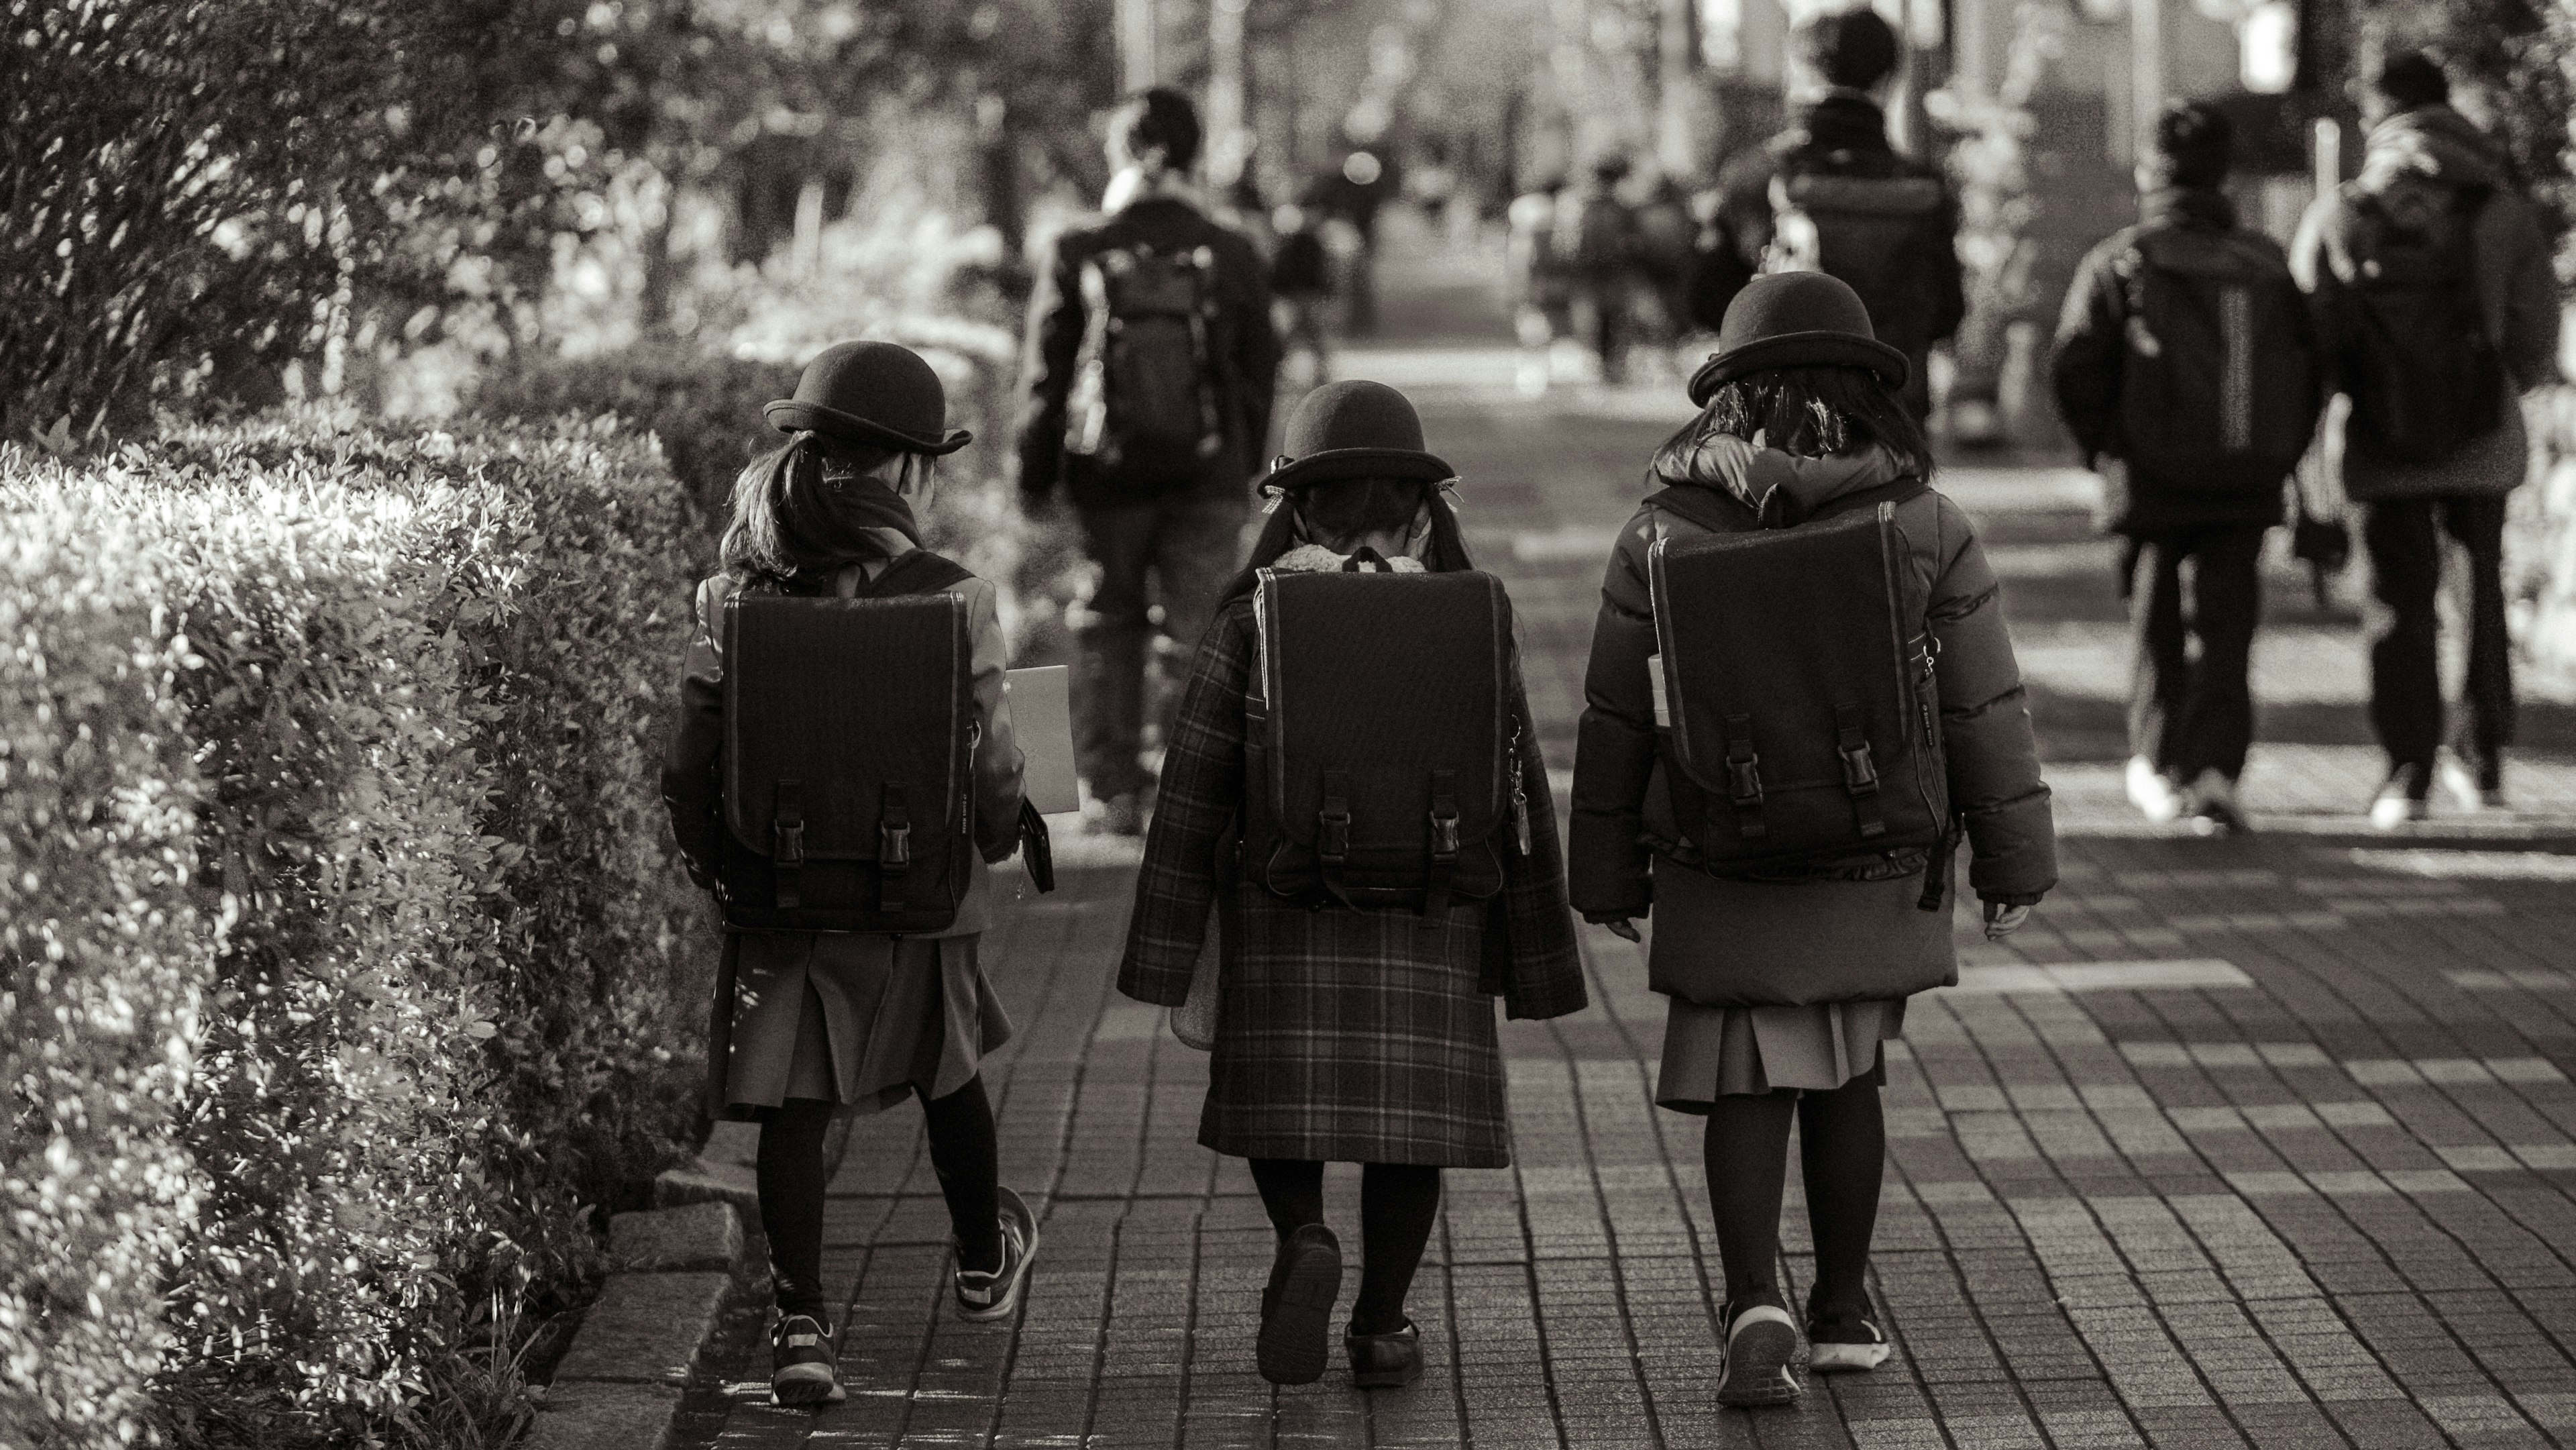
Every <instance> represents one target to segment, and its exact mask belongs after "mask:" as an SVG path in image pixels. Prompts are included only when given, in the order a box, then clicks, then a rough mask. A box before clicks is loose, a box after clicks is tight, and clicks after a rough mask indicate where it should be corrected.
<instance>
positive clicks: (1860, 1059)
mask: <svg viewBox="0 0 2576 1450" xmlns="http://www.w3.org/2000/svg"><path fill="white" fill-rule="evenodd" d="M1907 367H1908V364H1907V362H1906V360H1905V355H1904V354H1903V353H1901V352H1898V351H1897V350H1896V349H1894V348H1892V347H1889V346H1887V345H1886V344H1884V343H1881V342H1879V341H1877V340H1875V339H1874V338H1873V337H1872V336H1871V335H1870V325H1869V318H1868V315H1867V313H1866V311H1865V310H1864V309H1863V307H1862V306H1861V302H1860V299H1859V297H1858V296H1856V295H1855V294H1854V293H1853V291H1852V289H1851V288H1849V287H1848V286H1845V285H1844V284H1843V283H1841V282H1839V281H1836V280H1834V279H1833V278H1830V277H1819V276H1814V275H1807V274H1801V275H1793V276H1780V277H1763V278H1759V279H1757V280H1755V281H1754V282H1752V283H1751V284H1749V285H1747V286H1746V287H1745V289H1744V290H1743V292H1741V293H1740V294H1738V295H1737V297H1736V299H1735V303H1734V305H1733V306H1732V307H1731V308H1729V309H1728V311H1727V315H1726V324H1725V326H1724V327H1723V328H1722V329H1721V330H1720V331H1719V334H1718V350H1717V352H1716V353H1715V354H1714V355H1713V356H1712V357H1711V358H1710V359H1709V361H1708V362H1707V363H1706V364H1705V365H1703V366H1702V367H1701V369H1700V371H1699V372H1698V373H1697V374H1696V375H1695V376H1694V377H1693V378H1692V379H1691V384H1690V397H1691V401H1692V402H1693V403H1694V404H1697V405H1698V406H1699V407H1700V408H1701V413H1700V415H1699V417H1698V418H1697V419H1696V420H1694V421H1693V422H1692V423H1690V424H1689V425H1688V426H1687V427H1685V428H1683V429H1682V430H1681V431H1680V432H1679V433H1676V434H1675V435H1674V436H1673V437H1672V438H1671V439H1670V440H1669V441H1668V442H1666V443H1665V444H1664V446H1663V448H1662V449H1661V450H1660V451H1658V452H1657V454H1656V455H1655V458H1654V461H1653V463H1652V464H1651V465H1650V468H1649V478H1650V481H1651V482H1653V483H1656V484H1660V485H1662V488H1661V490H1660V491H1659V492H1657V493H1655V494H1653V495H1651V496H1649V498H1648V499H1647V501H1646V504H1645V506H1644V507H1643V508H1641V509H1640V510H1638V512H1637V514H1636V516H1635V517H1633V518H1631V519H1630V520H1629V521H1628V524H1627V526H1626V528H1625V529H1623V530H1622V531H1621V533H1620V536H1619V542H1618V544H1617V545H1616V546H1615V548H1614V551H1613V552H1612V555H1611V558H1610V564H1609V569H1608V571H1607V575H1606V577H1605V578H1604V580H1603V583H1602V587H1601V613H1600V617H1599V620H1598V622H1597V623H1596V624H1595V625H1594V628H1593V635H1592V660H1591V665H1590V669H1589V672H1588V674H1587V675H1586V677H1585V682H1584V695H1585V701H1586V705H1585V709H1584V712H1583V720H1582V725H1581V736H1580V744H1579V746H1578V753H1577V755H1576V757H1575V762H1574V808H1573V826H1572V841H1571V848H1570V853H1569V860H1568V870H1569V874H1570V879H1571V881H1572V900H1573V905H1574V908H1575V909H1576V910H1577V911H1580V912H1582V913H1583V915H1584V919H1585V920H1587V921H1591V922H1594V923H1597V924H1600V925H1603V926H1606V927H1608V928H1609V929H1610V930H1611V931H1613V932H1615V933H1616V934H1618V935H1620V936H1622V937H1625V938H1627V939H1628V940H1630V941H1636V940H1638V932H1637V929H1636V927H1635V925H1634V921H1635V919H1636V918H1638V917H1643V916H1646V915H1647V914H1648V913H1649V912H1650V911H1651V912H1652V914H1653V918H1654V925H1655V933H1654V942H1653V945H1652V946H1651V947H1650V948H1649V950H1648V953H1647V960H1646V969H1647V976H1648V982H1649V984H1650V985H1651V986H1652V987H1653V988H1654V990H1656V991H1657V992H1660V993H1663V994H1664V995H1665V996H1666V997H1667V998H1669V999H1670V1005H1669V1007H1668V1009H1667V1015H1666V1018H1665V1024H1664V1049H1663V1065H1662V1068H1661V1070H1660V1071H1659V1072H1658V1074H1657V1077H1656V1083H1655V1101H1656V1102H1657V1103H1659V1104H1661V1105H1662V1106H1664V1107H1668V1108H1672V1109H1675V1110H1677V1111H1680V1112H1685V1113H1696V1114H1702V1115H1705V1116H1706V1117H1707V1119H1708V1126H1707V1136H1706V1144H1707V1164H1706V1166H1707V1172H1708V1194H1709V1205H1710V1208H1711V1211H1712V1214H1713V1216H1714V1217H1715V1219H1716V1223H1717V1243H1718V1254H1719V1257H1720V1258H1721V1259H1722V1260H1723V1261H1724V1264H1725V1270H1726V1300H1725V1305H1724V1308H1723V1311H1722V1318H1721V1329H1720V1333H1721V1335H1722V1336H1723V1345H1724V1351H1723V1353H1724V1357H1723V1360H1722V1362H1721V1364H1720V1368H1719V1375H1718V1383H1717V1398H1718V1401H1719V1402H1720V1403H1721V1404H1730V1405H1750V1404H1774V1403H1779V1402H1782V1401H1785V1400H1788V1399H1792V1398H1794V1397H1795V1396H1796V1395H1797V1394H1798V1393H1799V1392H1800V1391H1799V1385H1798V1382H1797V1379H1796V1377H1795V1375H1794V1373H1793V1372H1792V1369H1791V1359H1792V1355H1793V1353H1794V1351H1795V1350H1796V1348H1797V1342H1798V1337H1799V1335H1798V1324H1797V1322H1796V1321H1795V1320H1793V1319H1792V1318H1791V1317H1790V1315H1789V1313H1788V1306H1787V1302H1786V1300H1785V1299H1784V1297H1783V1295H1782V1291H1781V1288H1780V1284H1779V1280H1778V1278H1777V1274H1778V1263H1779V1257H1780V1238H1779V1231H1780V1206H1781V1201H1782V1195H1783V1192H1784V1185H1785V1178H1786V1158H1787V1154H1788V1145H1789V1127H1790V1122H1791V1120H1792V1119H1793V1118H1794V1119H1795V1120H1796V1121H1797V1124H1798V1132H1799V1148H1800V1167H1801V1171H1802V1173H1803V1175H1804V1179H1805V1183H1806V1198H1807V1215H1808V1222H1809V1225H1810V1227H1811V1229H1812V1230H1813V1234H1814V1241H1815V1252H1816V1267H1815V1281H1814V1285H1813V1287H1812V1288H1811V1289H1810V1291H1809V1292H1808V1295H1807V1303H1806V1314H1805V1321H1806V1324H1805V1328H1806V1338H1807V1341H1808V1344H1809V1346H1810V1350H1811V1355H1810V1360H1809V1363H1810V1366H1811V1367H1812V1368H1813V1369H1815V1370H1817V1371H1819V1372H1822V1371H1827V1370H1860V1369H1871V1368H1875V1367H1876V1366H1877V1365H1878V1364H1879V1363H1881V1362H1882V1361H1884V1360H1885V1359H1886V1357H1887V1352H1888V1348H1887V1336H1886V1334H1885V1332H1884V1331H1883V1330H1882V1329H1881V1328H1880V1326H1879V1322H1878V1316H1877V1313H1876V1311H1875V1310H1873V1309H1872V1308H1871V1306H1870V1302H1869V1293H1868V1289H1867V1276H1868V1269H1869V1246H1870V1240H1871V1238H1872V1236H1873V1234H1874V1233H1875V1231H1876V1224H1877V1215H1878V1197H1879V1176H1880V1172H1881V1167H1882V1164H1883V1162H1884V1159H1885V1154H1886V1130H1885V1126H1884V1123H1883V1120H1882V1118H1881V1112H1880V1106H1879V1092H1878V1090H1879V1088H1880V1086H1881V1085H1882V1084H1883V1083H1884V1081H1885V1078H1886V1071H1887V1064H1886V1056H1885V1050H1884V1046H1883V1044H1884V1043H1885V1042H1886V1041H1887V1040H1888V1039H1890V1038H1894V1037H1896V1036H1898V1035H1899V1034H1900V1033H1901V1032H1902V1030H1903V1027H1904V1023H1905V1009H1906V1001H1907V998H1908V997H1909V996H1910V995H1911V994H1912V993H1915V992H1919V991H1923V990H1926V989H1928V988H1932V987H1938V986H1942V985H1944V984H1947V983H1951V982H1955V981H1957V980H1958V976H1957V967H1956V958H1955V950H1954V947H1953V945H1952V941H1951V930H1950V922H1951V913H1950V911H1949V909H1948V891H1949V887H1950V875H1951V860H1950V855H1951V849H1952V846H1953V844H1954V843H1955V842H1956V840H1957V839H1958V832H1959V830H1960V829H1961V828H1962V827H1964V830H1965V835H1966V839H1967V841H1968V843H1969V845H1970V846H1971V847H1972V848H1973V850H1974V857H1973V860H1972V861H1971V863H1970V865H1969V868H1968V880H1969V884H1970V885H1971V886H1972V887H1973V889H1974V890H1975V891H1976V893H1977V895H1978V896H1979V897H1980V898H1981V899H1982V900H1983V901H1984V903H1985V919H1986V933H1987V935H1988V936H1989V937H1990V938H1992V937H1999V936H2002V935H2004V934H2006V933H2008V932H2011V931H2012V930H2014V929H2015V928H2017V927H2019V926H2020V925H2021V923H2022V922H2023V920H2024V919H2025V918H2026V917H2027V916H2028V915H2029V913H2030V910H2031V908H2032V907H2033V906H2035V905H2037V904H2038V902H2039V900H2040V898H2041V897H2042V896H2043V895H2045V894H2046V893H2047V892H2048V891H2049V889H2050V888H2051V887H2053V886H2054V885H2055V884H2056V881H2057V865H2056V844H2055V834H2054V828H2053V826H2052V824H2051V821H2050V815H2049V796H2048V787H2047V786H2046V785H2045V784H2043V783H2042V782H2041V780H2040V771H2039V757H2038V750H2037V746H2036V744H2035V742H2034V740H2033V737H2032V732H2031V723H2030V713H2029V711H2028V710H2027V709H2026V708H2025V706H2024V702H2023V695H2022V685H2021V678H2020V671H2019V669H2018V667H2017V665H2016V664H2015V661H2014V658H2013V647H2012V638H2011V635H2010V634H2009V633H2008V632H2007V631H2006V629H2005V627H2004V611H2003V603H2002V600H2001V599H2000V598H1999V597H1998V591H1999V588H2000V586H1999V584H1998V583H1997V581H1996V578H1995V572H1994V570H1993V568H1992V567H1991V566H1990V565H1989V564H1988V563H1987V561H1986V557H1985V553H1984V551H1983V550H1982V549H1981V548H1980V547H1979V545H1978V543H1977V532H1976V526H1975V525H1974V524H1973V523H1972V522H1971V521H1970V520H1969V518H1968V516H1967V515H1966V514H1965V513H1963V512H1961V511H1960V509H1959V508H1958V506H1957V505H1955V504H1953V503H1951V502H1950V501H1949V500H1948V499H1946V498H1944V497H1942V496H1941V495H1940V494H1938V493H1935V492H1933V491H1932V490H1931V489H1930V487H1929V486H1928V479H1929V476H1930V474H1931V472H1932V454H1931V448H1930V445H1929V444H1928V443H1927V442H1926V441H1925V439H1924V435H1923V429H1922V425H1921V424H1920V423H1919V422H1917V421H1916V419H1915V417H1914V415H1913V413H1912V412H1911V411H1910V410H1908V409H1907V408H1906V407H1905V406H1904V404H1903V402H1902V399H1901V392H1900V390H1901V389H1902V387H1903V386H1904V382H1905V377H1906V371H1907ZM1899 642H1901V646H1900V643H1899ZM1935 710H1937V711H1938V712H1939V717H1940V725H1939V727H1938V729H1937V730H1936V729H1935V728H1934V727H1933V725H1932V718H1931V717H1932V712H1933V711H1935Z"/></svg>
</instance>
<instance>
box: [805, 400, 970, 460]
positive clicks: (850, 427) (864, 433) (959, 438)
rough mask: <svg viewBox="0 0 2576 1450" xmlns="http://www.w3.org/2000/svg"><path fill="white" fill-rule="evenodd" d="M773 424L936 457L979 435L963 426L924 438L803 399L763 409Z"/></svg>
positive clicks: (846, 441) (847, 440)
mask: <svg viewBox="0 0 2576 1450" xmlns="http://www.w3.org/2000/svg"><path fill="white" fill-rule="evenodd" d="M760 414H761V416H762V417H764V418H767V419H768V420H769V426H770V427H772V428H775V429H777V430H778V431H779V432H781V433H803V432H809V431H810V432H815V433H820V434H822V435H824V436H825V437H827V438H837V439H839V440H841V441H842V442H844V443H864V444H868V445H871V446H873V447H878V448H893V449H898V450H900V451H902V452H905V453H928V454H931V455H933V456H937V455H940V454H947V453H954V452H956V451H957V450H958V449H960V448H963V447H965V446H966V445H967V444H969V443H972V442H974V441H975V435H974V434H972V433H969V432H967V431H966V430H965V429H963V428H956V429H951V430H950V431H949V433H948V436H947V437H945V438H924V437H921V436H919V435H917V434H912V433H906V432H903V431H901V430H899V429H894V428H889V427H887V426H885V425H884V424H883V423H872V422H870V421H868V420H867V419H865V418H862V417H860V416H859V415H858V414H856V413H844V412H842V411H841V410H840V409H838V408H827V407H825V406H824V405H822V404H821V403H805V402H799V401H797V400H796V399H794V398H780V399H778V400H777V401H776V402H774V403H771V404H770V405H769V406H768V407H766V408H763V409H761V410H760Z"/></svg>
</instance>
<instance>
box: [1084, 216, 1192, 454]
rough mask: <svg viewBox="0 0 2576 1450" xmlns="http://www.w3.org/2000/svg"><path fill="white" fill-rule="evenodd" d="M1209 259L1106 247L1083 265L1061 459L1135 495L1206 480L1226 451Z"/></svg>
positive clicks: (1140, 247) (1136, 246)
mask: <svg viewBox="0 0 2576 1450" xmlns="http://www.w3.org/2000/svg"><path fill="white" fill-rule="evenodd" d="M1215 279H1216V254H1215V252H1214V251H1213V250H1212V249H1210V248H1208V247H1205V246H1199V247H1192V248H1190V249H1188V250H1186V251H1178V252H1157V251H1155V250H1154V249H1153V248H1152V247H1149V246H1146V245H1144V244H1143V243H1141V242H1140V243H1137V244H1134V245H1132V246H1124V247H1110V248H1107V249H1106V250H1104V251H1102V252H1101V253H1100V254H1099V255H1098V256H1096V257H1094V258H1092V259H1091V260H1090V261H1089V262H1087V263H1086V264H1084V266H1083V269H1082V288H1083V308H1084V313H1085V316H1086V318H1087V319H1088V325H1087V326H1086V327H1085V329H1084V332H1083V340H1082V351H1081V354H1080V358H1079V364H1078V366H1077V368H1076V370H1075V373H1074V391H1073V395H1072V397H1071V399H1070V406H1069V408H1068V415H1069V422H1068V425H1067V429H1066V437H1065V451H1067V452H1069V453H1077V454H1083V455H1087V456H1089V457H1090V458H1091V459H1092V460H1093V462H1094V464H1095V466H1096V467H1097V468H1098V469H1099V471H1100V473H1101V475H1102V476H1103V477H1104V478H1106V479H1109V480H1111V481H1113V482H1117V483H1123V484H1127V485H1129V486H1132V487H1136V488H1141V489H1164V488H1174V487H1179V486H1181V485H1184V484H1187V483H1190V482H1193V481H1195V480H1196V479H1198V478H1200V477H1201V476H1202V475H1204V474H1205V473H1206V471H1207V468H1208V465H1209V463H1210V462H1211V461H1212V460H1213V459H1215V457H1216V456H1217V454H1218V453H1219V452H1220V451H1221V450H1222V449H1223V448H1224V446H1225V429H1224V425H1223V422H1222V420H1221V419H1220V416H1219V412H1218V401H1217V389H1216V376H1215V364H1214V362H1213V360H1212V358H1211V356H1210V354H1209V351H1208V321H1209V319H1210V318H1211V317H1212V316H1214V315H1215V312H1216V285H1215Z"/></svg>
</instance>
